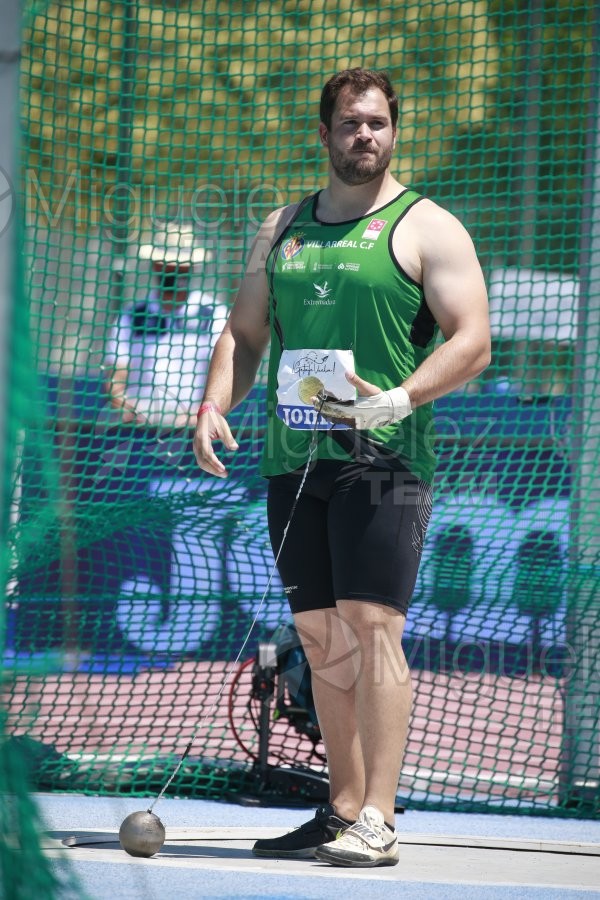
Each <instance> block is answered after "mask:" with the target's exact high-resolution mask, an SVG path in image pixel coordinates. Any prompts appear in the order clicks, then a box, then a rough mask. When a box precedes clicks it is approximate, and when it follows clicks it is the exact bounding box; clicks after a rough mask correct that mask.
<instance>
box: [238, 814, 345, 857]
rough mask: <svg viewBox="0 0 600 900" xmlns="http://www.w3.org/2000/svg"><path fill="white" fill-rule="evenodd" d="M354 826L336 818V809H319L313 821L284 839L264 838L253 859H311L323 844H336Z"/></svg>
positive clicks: (257, 845)
mask: <svg viewBox="0 0 600 900" xmlns="http://www.w3.org/2000/svg"><path fill="white" fill-rule="evenodd" d="M350 825H352V822H348V821H347V820H346V819H341V818H340V817H339V816H336V814H335V812H334V809H333V806H331V805H330V804H327V805H326V806H320V807H319V808H318V809H317V811H316V813H315V817H314V819H311V820H310V822H305V823H304V825H301V826H300V828H296V829H295V830H294V831H288V833H287V834H283V835H282V836H281V837H276V838H261V839H260V840H258V841H256V843H255V844H254V847H253V848H252V853H253V854H254V856H270V857H271V858H273V859H312V858H313V857H314V855H315V850H316V848H317V847H319V846H321V844H327V843H329V841H335V839H336V838H337V837H339V836H340V834H342V833H343V832H344V831H345V830H346V828H349V827H350Z"/></svg>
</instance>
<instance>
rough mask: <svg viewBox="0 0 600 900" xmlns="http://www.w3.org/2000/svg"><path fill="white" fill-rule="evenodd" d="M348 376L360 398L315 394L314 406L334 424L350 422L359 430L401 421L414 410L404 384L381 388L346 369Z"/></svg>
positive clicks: (350, 424)
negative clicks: (348, 399)
mask: <svg viewBox="0 0 600 900" xmlns="http://www.w3.org/2000/svg"><path fill="white" fill-rule="evenodd" d="M346 378H347V379H348V381H349V382H350V384H353V385H354V387H355V388H356V391H357V393H358V399H357V400H354V401H351V402H350V403H348V402H344V403H342V402H336V401H335V400H325V401H324V402H323V401H322V400H321V399H320V398H318V397H313V398H312V402H313V405H314V407H315V409H318V410H319V411H320V413H321V415H322V416H323V417H324V418H326V419H328V420H329V421H330V422H333V423H334V424H338V423H339V424H342V425H348V426H349V427H350V428H357V429H359V430H363V429H370V428H380V427H381V426H382V425H391V424H392V422H400V421H401V419H405V418H406V416H409V415H410V414H411V412H412V407H411V404H410V397H409V396H408V393H407V392H406V391H405V390H404V388H403V387H397V388H392V390H390V391H382V390H381V389H380V388H378V387H377V386H376V385H374V384H371V383H370V382H369V381H365V380H364V379H363V378H360V377H359V376H358V375H357V374H356V373H355V372H347V373H346Z"/></svg>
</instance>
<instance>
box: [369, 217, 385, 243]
mask: <svg viewBox="0 0 600 900" xmlns="http://www.w3.org/2000/svg"><path fill="white" fill-rule="evenodd" d="M386 225H387V219H371V221H370V222H369V224H368V225H367V227H366V228H365V230H364V232H363V237H364V238H370V239H371V240H372V241H376V240H377V238H378V237H379V235H380V234H381V232H382V231H383V229H384V228H385V226H386Z"/></svg>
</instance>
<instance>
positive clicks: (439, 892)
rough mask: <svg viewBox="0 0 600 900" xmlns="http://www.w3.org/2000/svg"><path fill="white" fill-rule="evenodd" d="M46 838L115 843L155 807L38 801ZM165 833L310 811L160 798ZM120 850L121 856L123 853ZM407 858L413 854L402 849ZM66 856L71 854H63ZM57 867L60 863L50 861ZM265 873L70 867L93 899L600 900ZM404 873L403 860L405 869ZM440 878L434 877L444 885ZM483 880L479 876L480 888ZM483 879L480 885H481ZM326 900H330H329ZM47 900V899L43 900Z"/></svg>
mask: <svg viewBox="0 0 600 900" xmlns="http://www.w3.org/2000/svg"><path fill="white" fill-rule="evenodd" d="M36 798H37V800H38V804H39V807H40V810H41V813H42V816H43V819H44V823H45V825H46V829H47V831H48V832H50V833H52V832H53V831H69V830H70V829H73V830H77V829H88V828H90V829H91V828H97V829H102V830H106V831H108V832H112V831H114V833H115V835H116V833H117V832H118V830H119V826H120V824H121V822H122V821H123V819H124V818H125V816H127V815H128V814H129V813H130V812H133V811H135V810H143V809H147V808H148V806H149V805H150V803H151V802H152V801H151V800H145V801H144V800H139V799H130V798H111V797H86V796H80V795H72V794H37V795H36ZM154 812H156V814H157V815H159V817H160V818H161V820H162V821H163V822H164V824H165V825H166V826H167V829H168V828H169V827H172V828H177V827H196V828H203V827H219V826H220V827H244V828H252V827H254V826H256V827H257V828H263V827H279V826H281V827H282V832H283V831H286V830H288V829H289V828H291V827H293V826H296V825H299V824H300V823H301V822H303V821H305V820H306V819H308V818H310V817H311V812H310V810H307V809H285V808H256V807H243V806H237V805H234V804H229V803H216V802H212V801H207V800H189V799H181V800H173V799H163V800H161V801H160V803H159V804H157V806H156V807H155V809H154ZM396 825H397V828H398V830H399V831H401V832H404V833H409V834H410V833H414V834H421V835H422V834H427V835H469V836H479V837H484V836H485V837H490V838H491V837H494V838H513V839H515V838H526V839H533V838H535V839H540V840H560V841H585V842H595V843H600V822H599V821H590V820H585V821H577V820H571V819H568V820H565V819H552V818H541V817H527V816H497V815H469V814H463V813H428V812H419V811H409V812H406V813H405V814H404V815H398V816H397V817H396ZM120 852H122V851H120ZM402 852H410V849H409V848H404V850H403V851H402ZM67 854H68V851H67ZM91 855H92V854H91V853H90V856H91ZM53 864H54V865H55V866H57V868H60V867H61V866H62V865H63V864H62V863H60V862H54V863H53ZM268 864H269V871H266V872H264V873H263V872H256V871H237V870H232V869H231V868H230V867H228V868H227V869H225V868H221V869H220V868H219V867H218V865H217V864H216V865H215V869H214V870H212V869H203V870H202V871H199V870H198V869H194V870H192V869H190V868H186V866H185V860H182V863H181V865H177V866H174V867H172V868H168V869H167V868H158V867H156V868H152V867H151V866H148V865H139V864H136V862H135V861H132V864H130V865H128V864H126V861H125V862H123V861H120V862H119V863H118V864H115V863H112V862H96V861H94V860H93V859H90V861H89V862H88V861H85V862H82V861H79V860H77V861H71V862H70V865H71V869H72V871H74V872H75V874H76V875H77V877H78V879H79V882H80V885H81V890H82V893H81V896H82V898H83V897H86V898H89V900H196V898H198V900H200V898H203V900H213V898H214V900H225V898H236V900H265V898H269V900H270V898H277V900H312V898H315V900H317V898H322V897H324V896H328V895H329V894H330V893H333V891H335V895H336V897H337V896H340V895H341V896H343V898H344V900H355V898H356V900H359V898H360V900H380V898H381V900H390V898H393V897H402V900H455V898H456V900H526V898H531V900H537V898H539V900H583V898H587V900H589V898H591V897H594V896H600V884H599V886H598V891H594V890H591V891H590V890H565V889H561V890H554V889H549V888H535V887H527V888H524V887H510V886H502V887H496V886H493V885H486V884H484V883H473V882H469V883H465V884H458V885H457V884H450V883H443V882H442V883H440V882H427V883H425V882H412V881H410V882H407V881H398V882H390V881H386V882H382V881H381V879H378V875H377V871H378V870H366V871H365V870H361V877H360V878H358V877H352V875H350V874H348V877H345V871H346V870H343V871H340V873H339V877H336V879H335V881H331V880H329V881H327V880H325V879H323V878H318V877H315V876H307V877H304V876H302V875H297V874H295V875H293V876H290V875H289V874H286V875H283V876H281V875H278V874H277V873H276V871H273V868H276V863H275V865H274V861H268ZM400 865H402V861H401V862H400ZM439 874H440V873H436V877H439ZM484 876H485V873H481V881H484ZM476 880H477V879H474V881H476ZM326 892H327V893H326ZM40 900H41V898H40Z"/></svg>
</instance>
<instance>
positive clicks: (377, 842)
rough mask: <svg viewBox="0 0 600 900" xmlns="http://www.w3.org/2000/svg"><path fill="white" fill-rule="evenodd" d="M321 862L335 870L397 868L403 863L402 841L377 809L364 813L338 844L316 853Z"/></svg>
mask: <svg viewBox="0 0 600 900" xmlns="http://www.w3.org/2000/svg"><path fill="white" fill-rule="evenodd" d="M315 856H316V857H317V859H322V860H323V861H324V862H328V863H331V865H332V866H395V865H396V863H397V862H398V861H399V859H400V851H399V849H398V837H397V835H396V832H395V831H392V830H391V828H388V826H387V825H386V824H385V822H384V820H383V814H382V813H380V812H379V810H378V809H376V808H375V807H374V806H365V808H364V809H361V811H360V814H359V816H358V819H357V821H356V822H355V823H354V825H351V826H350V828H347V829H346V831H344V833H343V834H341V835H340V837H338V838H337V839H336V840H335V841H331V843H329V844H321V846H320V847H317V849H316V850H315Z"/></svg>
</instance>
